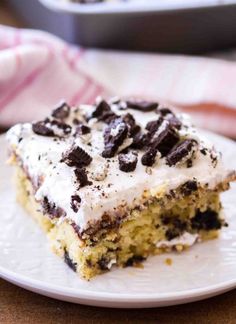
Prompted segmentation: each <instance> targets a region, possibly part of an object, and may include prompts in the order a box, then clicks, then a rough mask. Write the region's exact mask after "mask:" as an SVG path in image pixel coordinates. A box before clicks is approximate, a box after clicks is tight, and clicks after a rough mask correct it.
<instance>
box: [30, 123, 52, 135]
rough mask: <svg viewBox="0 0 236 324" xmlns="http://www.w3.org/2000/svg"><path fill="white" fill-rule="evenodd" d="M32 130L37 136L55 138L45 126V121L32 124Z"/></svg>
mask: <svg viewBox="0 0 236 324" xmlns="http://www.w3.org/2000/svg"><path fill="white" fill-rule="evenodd" d="M32 130H33V132H34V133H35V134H37V135H41V136H55V134H54V131H53V130H52V129H50V128H49V127H47V126H46V122H45V120H43V121H39V122H37V123H34V124H32Z"/></svg>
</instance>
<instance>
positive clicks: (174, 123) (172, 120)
mask: <svg viewBox="0 0 236 324" xmlns="http://www.w3.org/2000/svg"><path fill="white" fill-rule="evenodd" d="M167 120H168V122H169V123H170V125H171V126H173V127H175V128H177V129H180V128H181V126H182V123H181V121H180V120H179V119H178V118H177V117H176V116H175V115H170V116H169V117H168V118H167Z"/></svg>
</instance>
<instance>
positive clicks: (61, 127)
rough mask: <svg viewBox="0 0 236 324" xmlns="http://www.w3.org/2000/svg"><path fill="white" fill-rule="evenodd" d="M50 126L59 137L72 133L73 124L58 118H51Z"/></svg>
mask: <svg viewBox="0 0 236 324" xmlns="http://www.w3.org/2000/svg"><path fill="white" fill-rule="evenodd" d="M47 124H48V125H50V127H52V128H53V131H54V134H55V135H57V136H58V137H62V136H64V135H68V134H70V133H71V130H72V128H71V126H70V125H68V124H66V123H64V122H62V121H58V120H51V121H48V122H47Z"/></svg>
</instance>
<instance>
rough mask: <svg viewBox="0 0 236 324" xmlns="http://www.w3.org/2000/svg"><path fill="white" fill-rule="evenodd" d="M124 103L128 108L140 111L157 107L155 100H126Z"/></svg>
mask: <svg viewBox="0 0 236 324" xmlns="http://www.w3.org/2000/svg"><path fill="white" fill-rule="evenodd" d="M126 104H127V107H128V108H131V109H136V110H140V111H142V112H148V111H152V110H155V109H156V108H157V107H158V103H157V102H154V101H145V100H127V101H126Z"/></svg>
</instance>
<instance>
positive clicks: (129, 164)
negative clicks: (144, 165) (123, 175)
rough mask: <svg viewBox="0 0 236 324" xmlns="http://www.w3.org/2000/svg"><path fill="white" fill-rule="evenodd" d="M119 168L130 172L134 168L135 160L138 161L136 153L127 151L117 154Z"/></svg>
mask: <svg viewBox="0 0 236 324" xmlns="http://www.w3.org/2000/svg"><path fill="white" fill-rule="evenodd" d="M118 160H119V169H120V170H121V171H124V172H132V171H134V170H135V168H136V165H137V162H138V155H137V153H135V152H129V153H127V154H119V156H118Z"/></svg>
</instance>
